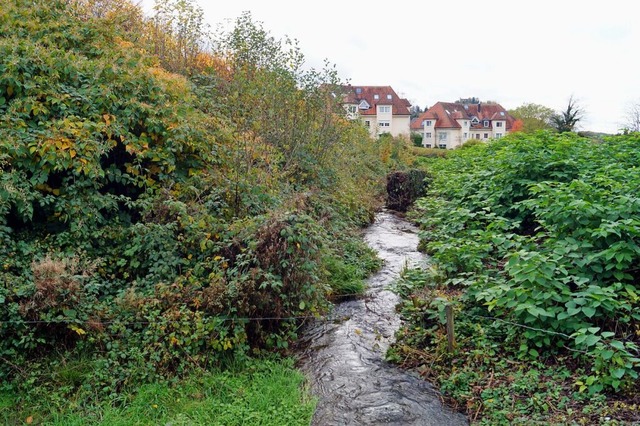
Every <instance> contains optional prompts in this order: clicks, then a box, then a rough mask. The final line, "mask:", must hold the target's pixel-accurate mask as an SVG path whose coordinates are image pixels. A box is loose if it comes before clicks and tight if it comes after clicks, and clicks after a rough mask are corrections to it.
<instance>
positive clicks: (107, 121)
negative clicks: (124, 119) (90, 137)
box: [102, 114, 122, 137]
mask: <svg viewBox="0 0 640 426" xmlns="http://www.w3.org/2000/svg"><path fill="white" fill-rule="evenodd" d="M102 119H103V120H104V124H106V125H107V126H108V125H110V124H111V122H112V121H115V119H116V117H115V115H112V114H102ZM120 137H122V136H120Z"/></svg>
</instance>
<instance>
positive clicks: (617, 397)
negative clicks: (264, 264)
mask: <svg viewBox="0 0 640 426" xmlns="http://www.w3.org/2000/svg"><path fill="white" fill-rule="evenodd" d="M639 146H640V139H639V138H638V136H637V135H635V134H634V135H628V136H618V137H609V138H606V139H605V141H604V143H596V142H594V141H592V140H589V139H585V138H580V137H578V136H576V135H574V134H562V135H561V134H557V133H549V132H538V133H535V134H533V135H526V134H522V133H519V134H513V135H510V136H509V137H507V138H504V139H503V140H499V141H493V142H490V143H488V144H482V145H475V146H471V147H468V148H467V149H462V150H456V151H455V152H452V153H451V154H450V155H448V156H447V157H446V158H444V159H436V158H427V159H421V161H422V162H423V164H425V167H427V169H428V171H429V173H430V175H432V176H433V183H432V185H431V187H430V188H431V190H430V193H429V195H428V196H427V197H425V198H423V199H420V200H418V202H417V206H416V209H415V210H414V211H413V212H412V217H413V218H414V219H415V220H416V221H417V222H418V223H419V224H420V225H421V228H422V233H421V237H422V238H421V247H422V248H423V249H424V250H425V251H426V252H427V253H428V254H430V255H431V257H432V265H431V267H430V268H429V269H428V270H423V271H407V272H405V274H404V277H403V278H402V279H401V280H400V281H399V282H398V283H397V291H399V292H400V293H401V294H402V295H403V296H404V297H405V299H406V302H405V303H404V304H403V306H402V312H403V315H404V316H405V317H406V318H407V319H408V320H409V322H408V325H407V327H406V328H405V329H403V330H402V332H401V333H400V337H399V340H398V343H397V345H396V346H395V347H394V348H393V349H392V351H391V352H390V353H389V357H390V358H391V359H394V360H396V361H399V362H400V361H402V362H405V363H406V365H410V366H414V367H417V368H419V369H420V370H421V371H422V372H423V373H424V374H425V375H426V376H428V377H431V378H433V379H434V380H436V381H437V382H438V383H439V384H440V386H441V388H442V390H443V392H444V393H445V395H447V397H448V398H450V401H451V402H452V404H454V405H457V406H458V407H459V408H460V409H462V410H464V411H466V412H467V414H468V415H469V417H470V418H471V419H472V420H475V421H477V422H478V423H484V424H510V423H511V422H516V423H519V424H520V423H523V422H524V423H526V422H531V423H535V422H545V423H559V424H566V423H572V422H577V423H587V424H593V423H599V422H604V421H605V420H606V418H609V419H613V420H614V421H620V422H622V421H627V420H630V421H638V416H637V404H638V401H637V397H636V396H635V395H636V394H637V391H638V380H637V379H638V371H639V369H640V357H639V355H640V353H639V347H638V343H639V342H640V314H639V313H638V307H639V304H640V297H639V295H638V292H639V290H640V289H639V288H638V284H637V283H638V263H639V260H640V246H638V238H639V236H640V226H639V225H640V223H639V218H640V199H639V198H638V196H637V187H638V185H639V184H640V174H638V172H637V171H638V170H639V169H638V165H639V160H640V159H639V157H638V152H640V151H639V149H638V148H639ZM447 305H451V306H453V308H454V311H455V315H456V321H455V325H456V329H455V332H456V340H457V345H458V346H457V348H456V349H455V350H454V351H453V352H451V353H448V352H447V351H446V347H447V345H446V343H447V338H446V333H445V331H444V327H443V323H444V311H445V306H447Z"/></svg>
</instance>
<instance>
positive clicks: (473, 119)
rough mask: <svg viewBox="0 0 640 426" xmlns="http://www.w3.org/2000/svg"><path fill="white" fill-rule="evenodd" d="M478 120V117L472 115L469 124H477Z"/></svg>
mask: <svg viewBox="0 0 640 426" xmlns="http://www.w3.org/2000/svg"><path fill="white" fill-rule="evenodd" d="M479 122H480V120H478V117H473V118H472V119H471V124H478V123H479Z"/></svg>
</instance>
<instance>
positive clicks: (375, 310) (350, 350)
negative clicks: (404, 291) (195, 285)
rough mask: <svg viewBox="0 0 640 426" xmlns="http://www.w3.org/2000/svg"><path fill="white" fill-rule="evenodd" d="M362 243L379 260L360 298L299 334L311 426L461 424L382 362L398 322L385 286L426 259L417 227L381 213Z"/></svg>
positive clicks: (413, 378) (407, 375) (408, 376)
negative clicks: (312, 406)
mask: <svg viewBox="0 0 640 426" xmlns="http://www.w3.org/2000/svg"><path fill="white" fill-rule="evenodd" d="M364 238H365V241H366V242H367V244H368V245H369V246H370V247H372V248H373V249H374V250H376V251H377V252H378V256H379V257H380V258H382V259H383V260H384V265H383V267H382V268H381V270H380V271H379V272H377V273H376V274H374V275H372V276H371V277H370V278H369V279H368V280H367V284H368V289H367V292H366V294H365V296H364V297H363V298H360V299H357V300H348V301H345V302H342V303H339V304H337V305H336V306H335V308H334V312H333V315H332V318H335V319H334V320H333V321H317V322H316V323H312V324H310V325H309V326H308V327H307V328H306V329H305V330H304V331H303V336H302V339H301V345H300V347H301V348H302V349H301V354H300V357H299V367H300V369H301V370H302V371H303V372H304V373H305V374H306V375H307V377H308V379H309V382H310V387H311V392H312V394H313V395H314V396H315V397H316V398H318V405H317V409H316V412H315V414H314V417H313V421H312V424H313V425H317V426H329V425H368V426H370V425H388V424H391V425H398V426H404V425H438V426H446V425H467V424H468V422H467V420H466V417H465V416H464V415H462V414H460V413H454V412H452V411H451V410H448V409H447V408H446V407H444V406H443V405H442V403H441V401H440V398H439V395H438V392H437V391H436V390H435V389H434V388H433V387H432V386H431V385H430V384H429V383H428V382H426V381H424V380H423V379H421V378H420V377H419V376H418V375H416V374H413V373H411V372H408V371H405V370H401V369H399V368H397V367H396V366H394V365H392V364H390V363H388V362H386V361H385V359H384V355H385V352H386V351H387V348H388V347H389V345H390V344H391V343H392V342H393V339H394V335H395V332H396V331H397V330H398V328H399V327H400V323H401V320H400V318H399V316H398V314H397V313H396V311H395V306H396V304H397V303H398V302H399V297H398V296H397V295H396V294H394V293H392V292H391V291H389V290H388V289H387V286H388V285H389V284H390V283H391V282H392V281H393V280H394V279H395V278H396V277H397V276H398V274H399V273H400V271H401V270H402V268H403V267H404V266H405V265H407V264H409V265H416V264H419V263H420V262H424V261H426V258H425V256H424V255H423V254H421V253H420V252H418V251H417V246H418V241H419V239H418V235H417V229H416V228H415V227H414V226H413V225H412V224H411V223H409V222H408V221H406V220H405V219H402V218H400V217H398V216H396V215H394V214H393V213H391V212H389V211H382V212H380V213H378V214H377V215H376V218H375V222H374V223H373V224H372V225H370V226H369V227H368V228H366V230H365V231H364Z"/></svg>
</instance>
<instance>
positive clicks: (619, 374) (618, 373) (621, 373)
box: [611, 368, 626, 379]
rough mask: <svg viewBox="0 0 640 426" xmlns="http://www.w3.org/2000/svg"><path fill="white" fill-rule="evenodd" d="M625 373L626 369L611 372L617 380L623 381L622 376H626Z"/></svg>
mask: <svg viewBox="0 0 640 426" xmlns="http://www.w3.org/2000/svg"><path fill="white" fill-rule="evenodd" d="M625 371H626V370H625V369H624V368H616V369H615V370H613V371H611V375H612V376H613V377H615V378H616V379H621V378H622V376H624V373H625Z"/></svg>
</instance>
